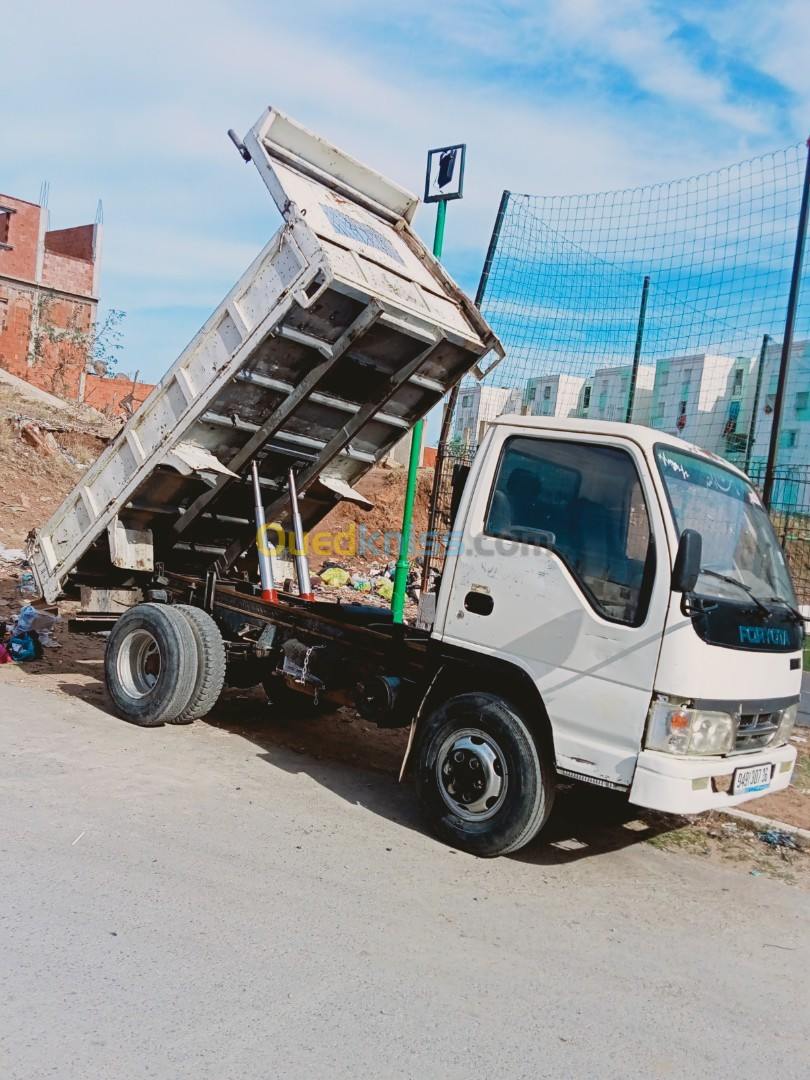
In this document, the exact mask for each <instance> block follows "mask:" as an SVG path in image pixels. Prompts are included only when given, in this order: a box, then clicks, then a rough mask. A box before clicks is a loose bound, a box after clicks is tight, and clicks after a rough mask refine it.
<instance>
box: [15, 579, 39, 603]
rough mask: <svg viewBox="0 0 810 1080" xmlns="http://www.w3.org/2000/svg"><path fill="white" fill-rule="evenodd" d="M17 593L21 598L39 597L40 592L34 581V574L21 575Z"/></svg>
mask: <svg viewBox="0 0 810 1080" xmlns="http://www.w3.org/2000/svg"><path fill="white" fill-rule="evenodd" d="M17 592H18V593H19V594H20V596H30V597H35V596H39V590H38V589H37V583H36V582H35V581H34V575H33V574H20V581H19V584H18V585H17Z"/></svg>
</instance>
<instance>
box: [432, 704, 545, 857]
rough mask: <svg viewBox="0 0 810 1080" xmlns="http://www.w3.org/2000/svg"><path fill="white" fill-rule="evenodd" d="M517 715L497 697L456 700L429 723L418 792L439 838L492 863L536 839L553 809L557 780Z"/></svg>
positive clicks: (434, 713)
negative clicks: (495, 857)
mask: <svg viewBox="0 0 810 1080" xmlns="http://www.w3.org/2000/svg"><path fill="white" fill-rule="evenodd" d="M546 757H547V755H546V754H545V753H543V752H542V750H541V748H540V747H539V746H538V744H537V742H536V741H535V739H534V737H533V736H532V734H531V732H530V731H529V728H528V725H527V724H526V722H525V721H524V720H523V719H522V717H521V715H520V713H519V712H518V710H517V709H516V708H515V707H514V706H512V705H511V704H510V703H509V702H507V701H504V700H503V698H501V697H499V696H497V695H495V694H491V693H470V694H457V695H455V696H454V697H451V698H448V699H447V700H446V701H443V702H441V703H440V704H438V705H437V706H436V708H435V709H433V711H432V712H431V713H430V714H429V715H428V716H427V717H426V719H425V722H424V727H423V728H422V733H421V735H420V738H419V744H418V753H417V767H416V789H417V794H418V796H419V800H420V802H421V804H422V809H423V811H424V814H425V816H426V818H427V821H428V824H429V825H430V827H431V829H432V831H433V832H435V833H436V834H437V835H438V836H439V837H441V839H442V840H445V841H446V842H447V843H449V844H452V846H453V847H455V848H460V849H461V850H462V851H467V852H469V853H470V854H471V855H479V856H481V857H484V858H491V857H492V856H495V855H506V854H508V853H509V852H511V851H517V850H518V848H521V847H523V845H524V844H528V842H529V841H530V840H531V839H532V838H533V837H534V836H536V835H537V833H538V832H539V831H540V829H541V828H542V827H543V825H544V824H545V822H546V819H547V818H548V815H549V813H550V811H551V806H552V803H553V801H554V791H555V787H556V773H555V770H554V767H553V764H552V763H551V762H550V761H548V760H546Z"/></svg>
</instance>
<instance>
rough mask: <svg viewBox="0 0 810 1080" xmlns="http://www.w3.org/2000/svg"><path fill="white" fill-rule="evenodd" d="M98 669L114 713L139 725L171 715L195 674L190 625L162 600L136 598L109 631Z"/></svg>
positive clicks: (176, 713) (153, 723) (185, 697)
mask: <svg viewBox="0 0 810 1080" xmlns="http://www.w3.org/2000/svg"><path fill="white" fill-rule="evenodd" d="M104 674H105V677H106V681H107V691H108V693H109V695H110V698H111V699H112V703H113V707H114V709H115V711H116V713H118V715H119V716H121V717H123V718H124V719H125V720H131V721H132V722H133V723H135V724H140V725H141V726H142V727H157V726H158V725H159V724H163V723H165V722H166V721H170V720H173V719H174V718H175V717H177V716H179V715H180V713H181V712H182V711H183V710H184V709H185V708H186V707H187V705H188V703H189V700H190V699H191V694H192V692H193V690H194V685H195V679H196V675H197V646H196V642H195V638H194V634H193V633H192V630H191V626H190V625H189V623H188V621H187V620H186V619H185V618H184V617H183V616H182V615H181V614H180V612H178V611H174V610H173V609H172V608H170V607H168V606H167V605H165V604H136V605H135V607H132V608H130V609H129V611H126V612H124V614H123V615H122V616H121V617H120V618H119V619H118V621H117V622H116V623H115V626H114V627H113V628H112V630H111V632H110V636H109V638H108V639H107V651H106V653H105V655H104Z"/></svg>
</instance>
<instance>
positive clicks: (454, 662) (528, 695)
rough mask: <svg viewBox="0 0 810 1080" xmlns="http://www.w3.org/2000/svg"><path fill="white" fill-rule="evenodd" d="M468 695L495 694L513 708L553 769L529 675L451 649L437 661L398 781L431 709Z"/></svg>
mask: <svg viewBox="0 0 810 1080" xmlns="http://www.w3.org/2000/svg"><path fill="white" fill-rule="evenodd" d="M471 691H480V692H483V693H491V694H497V695H498V696H499V697H502V698H503V699H504V701H507V702H509V704H511V705H514V706H515V707H516V708H517V709H518V710H519V711H520V713H521V716H522V718H523V719H524V720H525V722H526V724H527V726H528V727H529V730H530V731H531V733H532V736H533V737H534V739H535V740H536V742H537V745H538V749H540V750H541V751H543V752H545V753H546V754H547V755H548V760H549V762H550V763H551V764H553V765H556V760H557V759H556V755H555V750H554V732H553V729H552V726H551V719H550V717H549V715H548V709H547V708H546V704H545V702H544V700H543V697H542V695H541V693H540V691H539V690H538V689H537V685H536V683H535V682H534V680H533V679H532V677H531V675H530V674H529V673H528V671H526V669H525V668H522V667H521V666H520V665H519V664H515V663H513V662H512V661H509V660H504V659H503V658H501V657H498V656H487V655H485V654H482V653H470V652H467V651H466V650H463V649H458V650H456V649H453V650H452V651H446V652H443V653H442V655H441V656H440V657H439V658H438V659H437V664H436V670H435V673H434V675H433V678H432V679H431V680H430V682H429V684H428V686H427V689H426V691H425V693H424V694H423V695H422V698H421V699H420V702H419V706H418V708H417V710H416V712H415V714H414V719H413V722H412V724H411V735H410V738H409V739H408V746H407V749H406V751H405V756H404V758H403V761H402V768H401V770H400V779H402V777H403V776H404V775H405V772H406V770H407V768H408V765H409V763H410V760H411V753H412V750H413V747H414V746H415V745H416V741H417V735H418V733H419V729H420V727H421V725H422V724H423V723H424V720H425V717H426V716H428V715H429V714H430V711H431V708H432V707H433V705H434V704H435V703H436V702H437V701H439V700H442V699H446V698H448V697H452V696H453V695H454V694H466V693H470V692H471Z"/></svg>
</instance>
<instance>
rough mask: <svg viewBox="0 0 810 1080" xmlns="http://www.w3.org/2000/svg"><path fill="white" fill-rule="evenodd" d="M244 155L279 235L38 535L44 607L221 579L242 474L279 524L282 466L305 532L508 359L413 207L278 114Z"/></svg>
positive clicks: (249, 505) (243, 505)
mask: <svg viewBox="0 0 810 1080" xmlns="http://www.w3.org/2000/svg"><path fill="white" fill-rule="evenodd" d="M243 152H244V154H245V156H247V155H249V156H250V159H251V160H252V161H253V163H254V164H255V165H256V167H257V169H258V171H259V174H260V176H261V177H262V179H263V180H264V182H265V184H266V185H267V187H268V189H269V191H270V193H271V195H272V197H273V199H274V201H275V203H276V205H277V206H278V208H279V210H280V211H281V214H282V216H283V218H284V224H283V226H282V227H281V229H280V230H279V231H278V232H277V233H276V235H275V236H274V237H273V239H272V240H271V241H270V243H269V244H268V245H267V247H266V248H265V249H264V250H263V251H262V252H261V254H260V255H259V256H258V258H257V259H256V260H255V261H254V262H253V264H252V265H251V266H250V267H249V268H248V269H247V270H246V272H245V273H244V274H243V276H242V277H241V279H240V280H239V282H238V283H237V284H236V286H235V287H234V288H233V289H232V290H231V292H230V293H229V294H228V295H227V296H226V297H225V299H224V300H223V302H222V303H221V304H220V305H219V307H218V308H217V309H216V311H215V312H214V313H213V315H212V316H211V317H210V318H209V319H208V321H207V322H206V323H205V325H204V326H203V327H202V329H201V330H200V331H199V332H198V334H197V335H196V337H195V338H194V339H193V340H192V341H191V343H190V344H189V345H188V346H187V348H186V349H184V351H183V352H182V353H181V355H180V356H179V357H178V359H177V361H176V362H175V363H174V365H173V366H172V367H171V369H170V370H169V371H168V372H167V373H166V375H165V376H164V377H163V379H161V381H160V383H159V384H158V385H157V386H156V387H155V389H154V390H153V392H152V393H151V394H150V396H149V397H148V398H147V400H146V401H145V402H144V404H143V405H142V406H141V407H140V409H138V411H137V412H136V413H135V415H134V416H133V417H132V418H131V419H130V420H129V421H128V423H127V424H126V425H125V426H124V427H123V428H122V430H121V432H120V433H119V434H118V436H117V437H116V438H115V440H114V441H113V442H112V443H111V444H110V446H109V447H108V448H107V449H106V450H105V451H104V453H103V454H102V455H101V456H100V457H99V459H98V460H97V461H96V462H95V464H94V465H92V466H91V467H90V468H89V469H88V470H87V472H86V473H85V475H84V476H83V477H82V480H81V482H80V483H79V484H77V486H76V488H75V489H74V490H73V491H72V492H71V494H70V495H69V496H68V497H67V499H65V501H64V502H63V503H62V505H61V506H60V507H59V509H58V510H57V511H56V513H55V514H54V515H53V516H52V517H51V519H50V520H49V521H48V522H47V523H46V524H45V525H44V526H43V527H42V529H41V530H39V532H38V534H37V536H36V540H35V543H34V545H33V548H32V555H31V561H32V567H33V570H34V573H35V575H36V577H37V580H38V582H39V584H40V587H41V589H42V592H43V594H44V595H45V597H46V598H47V599H48V600H51V601H52V600H54V599H56V598H57V596H59V595H62V594H65V593H74V592H75V591H76V588H77V586H79V585H89V586H95V587H101V588H116V587H123V586H125V585H128V584H138V583H140V582H143V581H144V580H147V579H148V578H149V577H151V576H153V572H154V569H155V567H156V566H157V564H159V563H161V564H163V566H164V567H165V569H166V570H170V571H173V572H175V573H187V574H194V575H202V574H204V573H205V572H207V571H208V570H211V569H214V570H216V571H217V572H218V573H220V574H221V573H224V572H225V570H226V569H228V568H229V567H230V566H232V565H233V564H234V562H235V561H236V560H237V559H239V558H240V556H242V555H244V553H245V552H249V551H250V549H251V548H252V545H253V540H254V538H255V526H254V518H253V496H252V489H251V466H252V462H253V461H256V462H257V464H258V469H259V476H260V482H261V488H262V491H263V493H265V501H266V504H267V506H266V513H267V519H268V521H273V520H280V521H281V522H282V523H283V524H285V523H286V522H288V521H289V510H288V503H289V499H288V495H287V476H288V471H289V469H290V468H291V467H292V468H293V469H294V472H295V476H296V482H297V486H298V490H299V492H300V493H303V494H302V498H301V501H300V507H301V514H302V518H303V524H304V527H305V528H311V527H312V526H313V525H314V524H316V523H317V522H318V521H319V520H320V519H321V518H323V517H324V516H325V515H326V514H327V513H328V512H329V510H330V509H331V508H332V507H333V506H334V505H335V504H336V503H337V502H339V501H340V500H341V499H343V498H350V499H353V498H357V499H358V501H361V500H360V499H359V497H357V496H356V493H355V492H354V490H353V488H354V485H355V483H356V482H357V480H358V479H359V478H360V477H361V476H362V475H363V474H364V473H365V472H367V470H368V469H369V468H371V466H372V465H374V464H375V462H377V461H379V460H380V459H381V458H382V457H383V456H384V455H385V454H386V453H387V452H388V451H389V450H390V449H391V447H392V446H393V445H394V444H395V443H396V442H397V441H398V440H399V439H401V438H402V436H403V435H404V434H405V433H406V432H407V431H409V430H410V429H411V428H412V427H413V425H414V423H415V422H416V421H417V420H419V419H420V418H421V417H423V416H424V415H425V414H426V413H427V412H428V411H429V410H430V409H431V408H432V407H433V406H434V405H435V404H436V403H437V402H438V401H439V400H440V399H441V398H442V397H443V395H444V394H445V393H446V392H447V390H448V389H449V388H450V387H451V386H453V385H454V384H455V383H456V382H457V381H458V380H459V379H460V378H461V376H462V375H463V374H464V373H466V372H468V371H469V370H470V369H473V368H475V367H476V366H477V365H478V364H479V361H481V360H482V358H483V357H485V356H487V354H489V353H490V352H492V351H493V350H494V351H495V356H494V358H493V362H494V363H497V361H498V359H500V356H501V355H502V350H501V347H500V345H499V343H498V341H497V339H496V338H495V337H494V335H493V334H492V333H491V331H490V330H489V328H488V327H487V325H486V323H485V322H484V320H483V319H482V318H481V316H480V314H479V312H478V310H477V308H475V306H474V305H473V304H472V303H471V301H470V300H469V299H468V298H467V297H466V296H465V295H464V293H463V292H462V291H461V290H460V289H459V288H458V286H457V285H456V284H455V283H454V282H453V281H452V280H451V279H450V278H449V277H448V276H447V274H446V273H445V272H444V270H443V269H442V267H441V266H440V264H439V263H438V262H437V261H436V260H435V259H434V258H433V256H432V255H431V254H430V253H429V252H428V250H427V249H426V247H425V246H424V244H423V243H422V242H421V241H420V240H419V238H418V237H417V236H416V234H415V233H414V232H413V230H412V229H411V226H410V223H411V221H412V219H413V215H414V213H415V211H416V208H417V205H418V199H417V198H416V197H415V196H414V195H411V194H410V193H409V192H407V191H406V190H404V189H403V188H401V187H399V186H397V185H396V184H394V183H392V182H391V181H390V180H387V179H386V178H385V177H383V176H380V175H379V174H378V173H376V172H374V171H373V170H371V169H369V168H367V167H366V166H365V165H362V164H361V163H360V162H358V161H356V160H354V159H353V158H351V157H349V156H348V155H347V154H345V153H343V151H341V150H339V149H338V148H336V147H334V146H331V145H329V144H328V143H326V142H324V141H323V140H322V139H320V138H319V137H318V136H317V135H314V134H313V133H311V132H309V131H307V130H306V129H305V128H303V127H301V126H300V125H298V124H297V123H295V121H293V120H291V119H290V118H289V117H287V116H284V115H283V114H282V113H279V112H278V111H276V110H275V109H268V110H267V111H266V112H265V113H264V114H263V115H262V117H261V118H260V119H259V120H258V122H257V123H256V124H255V125H254V126H253V127H252V128H251V129H250V131H249V132H248V134H247V135H246V137H245V139H244V146H243ZM490 366H491V365H490ZM479 372H480V369H479ZM248 559H250V554H248Z"/></svg>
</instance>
